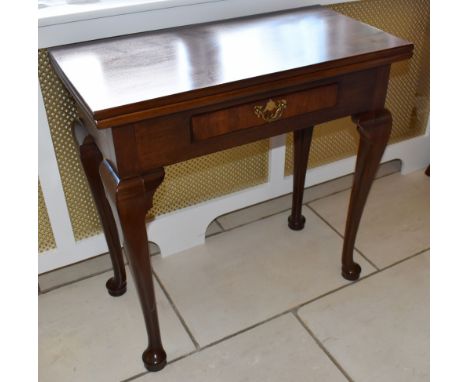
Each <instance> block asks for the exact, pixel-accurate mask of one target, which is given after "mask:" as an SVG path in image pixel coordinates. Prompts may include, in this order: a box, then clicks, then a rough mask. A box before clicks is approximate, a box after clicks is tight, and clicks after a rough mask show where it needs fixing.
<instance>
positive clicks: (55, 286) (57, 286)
mask: <svg viewBox="0 0 468 382" xmlns="http://www.w3.org/2000/svg"><path fill="white" fill-rule="evenodd" d="M110 271H112V267H110V268H108V269H105V270H103V271H99V272H96V273H91V274H88V275H86V276H83V277H79V278H77V279H74V280H71V281H67V282H64V283H62V284H58V285H54V286H53V287H51V288H49V289H44V290H42V293H41V294H47V293H49V292H52V291H54V290H56V289H59V288H62V287H64V286H67V285H71V284H75V283H77V282H80V281H83V280H87V279H90V278H92V277H95V276H99V275H102V274H103V273H106V272H110Z"/></svg>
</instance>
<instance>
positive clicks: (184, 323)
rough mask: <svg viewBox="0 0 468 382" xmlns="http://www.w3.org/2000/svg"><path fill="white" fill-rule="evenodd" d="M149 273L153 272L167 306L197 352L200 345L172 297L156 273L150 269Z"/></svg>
mask: <svg viewBox="0 0 468 382" xmlns="http://www.w3.org/2000/svg"><path fill="white" fill-rule="evenodd" d="M151 271H152V272H153V275H154V278H155V279H156V281H157V282H158V284H159V286H160V287H161V289H162V291H163V293H164V295H165V296H166V298H167V301H169V304H171V306H172V309H174V312H175V314H176V316H177V317H178V318H179V321H180V322H181V324H182V326H183V327H184V329H185V331H186V332H187V334H188V336H189V337H190V340H191V341H192V343H193V346H195V349H197V350H199V349H200V345H199V344H198V342H197V340H196V339H195V337H194V336H193V334H192V332H191V331H190V329H189V327H188V325H187V323H186V322H185V320H184V318H183V317H182V315H181V314H180V312H179V309H177V306H176V304H175V303H174V301H173V300H172V297H171V296H170V295H169V292H168V291H167V289H166V288H165V286H164V285H163V283H162V281H161V280H160V278H159V277H158V275H157V274H156V272H155V271H154V270H153V269H151Z"/></svg>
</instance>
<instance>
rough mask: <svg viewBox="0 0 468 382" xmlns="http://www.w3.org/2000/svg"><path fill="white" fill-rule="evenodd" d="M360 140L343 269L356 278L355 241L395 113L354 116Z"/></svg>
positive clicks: (385, 111) (345, 272)
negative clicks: (392, 114)
mask: <svg viewBox="0 0 468 382" xmlns="http://www.w3.org/2000/svg"><path fill="white" fill-rule="evenodd" d="M353 121H354V122H355V123H356V124H357V127H358V131H359V135H360V141H359V150H358V155H357V160H356V171H355V174H354V182H353V188H352V191H351V198H350V202H349V208H348V217H347V220H346V230H345V237H344V243H343V254H342V268H341V269H342V272H341V274H342V275H343V277H344V278H345V279H347V280H357V279H358V278H359V275H360V273H361V267H360V266H359V264H357V263H355V262H354V261H353V250H354V243H355V241H356V234H357V231H358V228H359V223H360V221H361V217H362V212H363V210H364V205H365V204H366V200H367V196H368V195H369V191H370V188H371V185H372V182H373V180H374V177H375V174H376V172H377V169H378V167H379V164H380V160H381V159H382V155H383V153H384V151H385V147H386V145H387V142H388V139H389V137H390V133H391V130H392V116H391V114H390V112H389V111H388V110H386V109H383V110H380V111H377V112H369V113H363V114H359V115H355V116H353Z"/></svg>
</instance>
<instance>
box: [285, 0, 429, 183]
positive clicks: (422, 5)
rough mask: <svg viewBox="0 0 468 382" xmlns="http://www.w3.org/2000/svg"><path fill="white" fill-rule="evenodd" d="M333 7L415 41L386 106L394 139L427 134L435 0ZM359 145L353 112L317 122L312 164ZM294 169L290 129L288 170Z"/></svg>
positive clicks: (396, 69) (397, 67) (375, 0)
mask: <svg viewBox="0 0 468 382" xmlns="http://www.w3.org/2000/svg"><path fill="white" fill-rule="evenodd" d="M329 7H330V8H331V9H333V10H335V11H338V12H341V13H343V14H345V15H347V16H350V17H352V18H354V19H357V20H361V21H363V22H365V23H367V24H370V25H373V26H375V27H377V28H379V29H382V30H384V31H386V32H389V33H392V34H394V35H396V36H398V37H401V38H403V39H405V40H408V41H411V42H413V43H414V55H413V57H412V58H411V60H409V61H405V62H400V63H396V64H393V65H392V69H391V74H390V83H389V87H388V93H387V102H386V107H387V108H388V109H389V110H390V111H391V112H392V115H393V127H392V135H391V138H390V142H391V143H395V142H398V141H401V140H404V139H409V138H412V137H415V136H417V135H421V134H423V133H424V131H425V127H426V124H427V118H428V115H429V0H418V1H411V0H363V1H358V2H351V3H344V4H335V5H330V6H329ZM356 150H357V133H356V132H355V127H354V125H353V124H352V122H351V120H350V119H349V118H346V119H343V120H339V121H335V122H331V123H326V124H323V125H320V126H317V127H316V128H315V130H314V137H313V140H312V148H311V153H310V156H309V167H316V166H320V165H322V164H325V163H329V162H333V161H336V160H338V159H342V158H345V157H348V156H351V155H354V154H355V153H356ZM292 169H293V149H292V134H289V135H288V139H287V148H286V165H285V174H286V175H290V174H291V173H292Z"/></svg>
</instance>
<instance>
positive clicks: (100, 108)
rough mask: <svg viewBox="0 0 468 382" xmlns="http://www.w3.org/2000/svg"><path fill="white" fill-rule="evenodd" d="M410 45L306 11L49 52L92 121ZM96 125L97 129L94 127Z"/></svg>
mask: <svg viewBox="0 0 468 382" xmlns="http://www.w3.org/2000/svg"><path fill="white" fill-rule="evenodd" d="M412 49H413V46H412V44H411V43H409V42H407V41H404V40H402V39H399V38H397V37H394V36H392V35H390V34H388V33H385V32H383V31H381V30H379V29H376V28H374V27H371V26H369V25H366V24H363V23H361V22H358V21H356V20H353V19H351V18H349V17H346V16H343V15H341V14H339V13H336V12H334V11H331V10H329V9H326V8H322V7H320V6H319V7H307V8H299V9H294V10H287V11H281V12H275V13H269V14H263V15H255V16H249V17H243V18H237V19H230V20H222V21H217V22H211V23H206V24H198V25H191V26H185V27H179V28H173V29H166V30H160V31H155V32H146V33H140V34H135V35H130V36H123V37H115V38H108V39H103V40H97V41H92V42H86V43H79V44H73V45H68V46H64V47H57V48H52V49H50V50H49V53H50V57H51V61H52V64H53V66H54V67H55V69H56V71H57V73H58V75H59V76H60V77H61V79H62V81H63V82H64V83H65V84H66V86H67V88H68V89H69V90H70V91H71V92H72V93H73V95H74V97H75V99H77V101H78V102H79V103H80V104H81V107H82V109H83V110H84V111H85V112H86V113H87V114H89V116H90V117H92V118H93V119H94V120H95V121H97V122H99V121H100V120H104V119H106V120H109V119H110V120H111V119H112V118H115V117H119V116H122V115H125V114H129V113H135V112H141V111H144V110H148V109H151V108H158V107H163V106H165V105H169V104H171V103H172V104H173V103H177V102H182V101H187V100H192V99H196V98H197V97H203V96H208V95H213V94H217V93H220V92H223V91H226V90H230V91H232V90H235V89H238V88H241V87H242V86H245V85H246V82H249V83H250V82H251V85H256V84H258V83H261V81H262V79H268V81H271V80H278V79H282V78H287V77H288V76H298V75H303V74H306V73H308V74H310V73H325V72H326V71H330V70H336V69H337V68H340V67H352V68H354V69H353V70H359V67H360V65H367V67H369V66H371V65H375V66H377V65H381V64H385V63H391V62H394V61H398V60H402V59H404V58H408V57H410V56H411V53H412ZM97 125H98V127H99V123H97Z"/></svg>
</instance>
